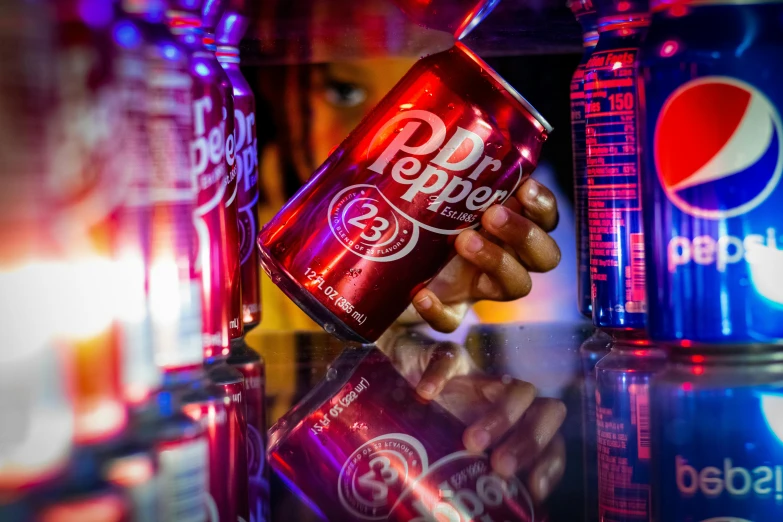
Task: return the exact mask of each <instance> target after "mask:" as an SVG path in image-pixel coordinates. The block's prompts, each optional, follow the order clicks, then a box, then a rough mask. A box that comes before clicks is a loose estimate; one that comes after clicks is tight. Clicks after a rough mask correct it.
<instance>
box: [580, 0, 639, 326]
mask: <svg viewBox="0 0 783 522" xmlns="http://www.w3.org/2000/svg"><path fill="white" fill-rule="evenodd" d="M596 11H597V13H598V33H599V35H600V37H599V40H598V45H597V46H596V48H595V50H594V51H593V54H592V55H591V56H590V59H589V60H588V62H587V70H586V72H585V82H584V86H585V87H584V89H585V116H586V123H585V134H586V144H587V204H588V210H587V217H588V231H589V247H590V250H589V252H590V253H589V258H590V283H591V285H590V286H591V294H592V303H593V324H595V325H596V326H597V327H599V328H621V329H628V328H643V327H644V323H645V312H646V308H647V304H646V303H647V301H646V297H645V278H644V239H643V232H642V222H641V219H642V210H641V205H642V194H641V190H640V183H641V177H642V172H641V166H640V163H641V162H640V159H639V148H638V146H637V145H638V136H639V124H638V123H639V122H638V117H637V112H636V107H637V105H638V103H637V102H638V90H637V84H638V82H637V79H636V65H637V54H638V52H639V47H640V46H641V43H642V39H643V37H644V35H645V33H646V31H647V27H648V25H649V15H648V14H647V5H646V2H643V1H640V2H636V3H632V2H628V1H622V2H618V1H616V0H600V1H598V2H596Z"/></svg>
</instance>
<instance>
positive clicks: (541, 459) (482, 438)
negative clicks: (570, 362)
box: [396, 343, 566, 502]
mask: <svg viewBox="0 0 783 522" xmlns="http://www.w3.org/2000/svg"><path fill="white" fill-rule="evenodd" d="M409 353H410V352H409ZM419 353H422V352H421V351H419ZM425 353H427V352H425ZM428 353H429V354H430V355H429V358H428V360H427V361H426V363H425V369H424V370H423V374H422V375H421V379H420V380H419V381H418V385H417V386H416V391H417V392H418V393H419V395H420V396H421V397H423V398H424V399H427V400H433V399H434V400H436V401H437V402H438V403H439V404H441V405H442V406H443V407H445V408H446V409H447V410H448V411H449V412H451V413H452V414H453V415H454V416H456V417H457V418H459V419H460V420H461V421H463V422H464V423H465V424H466V425H468V427H467V429H466V430H465V432H464V433H463V436H462V440H463V443H464V444H465V447H466V448H467V449H468V450H470V451H477V452H478V451H485V450H487V449H488V448H491V457H490V462H491V464H492V468H493V469H494V470H495V472H497V473H498V474H499V475H503V476H511V475H514V474H516V473H518V472H524V473H525V482H526V485H527V487H528V490H529V491H530V494H531V496H532V497H533V499H534V501H535V502H541V501H543V500H544V499H545V498H546V497H547V496H548V495H549V493H550V492H551V491H552V490H553V489H554V486H555V485H556V484H557V483H558V482H559V481H560V479H561V478H562V476H563V472H564V471H565V443H564V442H563V438H562V436H561V435H560V434H559V433H558V430H559V429H560V426H561V425H562V423H563V421H564V419H565V413H566V409H565V405H564V404H563V403H562V402H561V401H559V400H557V399H549V398H537V397H536V388H535V386H533V385H532V384H530V383H528V382H524V381H520V380H517V379H512V378H510V377H508V376H505V377H492V376H488V375H485V374H483V373H479V372H478V371H476V370H475V369H474V368H475V367H474V366H473V364H472V363H471V362H466V361H465V359H466V358H467V359H468V360H469V359H470V356H469V355H468V354H467V352H465V351H464V349H462V348H461V347H459V346H457V345H454V344H451V343H438V344H436V345H435V347H434V348H433V349H431V350H429V352H428ZM396 358H397V359H398V360H400V354H397V357H396ZM419 360H421V359H420V358H419Z"/></svg>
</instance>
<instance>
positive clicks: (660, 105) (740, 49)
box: [641, 1, 783, 346]
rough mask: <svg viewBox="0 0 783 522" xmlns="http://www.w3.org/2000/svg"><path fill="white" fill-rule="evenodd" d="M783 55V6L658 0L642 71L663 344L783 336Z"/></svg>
mask: <svg viewBox="0 0 783 522" xmlns="http://www.w3.org/2000/svg"><path fill="white" fill-rule="evenodd" d="M781 53H783V4H781V3H757V4H753V3H751V2H747V3H746V2H738V3H735V4H731V5H729V4H727V3H725V2H720V3H718V2H716V3H714V4H710V3H709V2H701V1H700V2H685V1H678V2H675V3H666V2H660V3H659V4H658V5H657V6H655V9H654V15H653V21H652V27H651V29H650V33H649V36H648V38H647V40H646V43H645V46H644V49H643V52H642V54H643V58H642V62H641V71H642V75H643V78H644V86H643V88H644V93H645V94H644V97H643V98H644V100H645V104H646V115H647V122H646V126H645V129H646V136H645V139H644V145H645V151H646V154H645V162H646V163H645V164H646V167H647V172H648V173H649V175H648V176H646V177H645V190H644V193H645V194H646V195H647V199H646V200H645V205H644V206H645V223H646V231H645V234H646V235H647V249H646V250H647V252H648V253H649V256H650V257H649V263H648V268H649V271H648V282H649V284H648V289H649V291H650V299H651V301H650V302H651V306H650V322H649V329H650V335H651V336H652V337H653V338H654V339H656V340H660V341H669V342H677V343H682V344H683V345H688V346H690V344H691V343H693V342H696V343H747V342H756V341H760V342H779V341H781V340H783V284H781V283H782V281H783V279H781V273H783V272H781V266H783V253H781V251H780V249H779V247H778V242H779V241H780V236H779V233H780V225H781V222H783V213H781V205H783V189H781V188H779V187H778V185H779V182H780V177H781V171H783V124H782V123H781V118H780V113H779V111H780V108H783V88H781V84H783V60H781ZM697 303H698V306H694V304H697Z"/></svg>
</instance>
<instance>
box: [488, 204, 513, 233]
mask: <svg viewBox="0 0 783 522" xmlns="http://www.w3.org/2000/svg"><path fill="white" fill-rule="evenodd" d="M507 221H508V211H507V210H506V209H505V208H504V207H501V206H497V207H495V208H494V209H493V210H492V215H491V216H489V222H490V223H492V226H493V227H495V228H500V227H502V226H503V225H505V224H506V222H507Z"/></svg>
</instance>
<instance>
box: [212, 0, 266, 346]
mask: <svg viewBox="0 0 783 522" xmlns="http://www.w3.org/2000/svg"><path fill="white" fill-rule="evenodd" d="M243 4H244V1H243V0H234V1H232V2H231V4H230V5H229V8H228V10H226V13H225V14H224V15H223V18H221V20H220V24H218V27H217V31H216V37H215V41H216V43H217V57H218V60H219V61H220V65H222V66H223V69H224V70H225V71H226V74H227V75H228V77H229V79H230V80H231V84H232V85H233V86H234V116H235V127H234V143H235V149H236V158H237V159H236V162H237V171H238V174H237V183H238V185H239V191H238V192H237V201H238V204H239V238H240V246H239V258H240V263H241V272H242V321H243V322H244V325H245V331H247V330H250V329H251V328H253V327H255V326H256V325H257V324H258V323H260V322H261V295H260V288H259V286H258V284H259V280H258V250H257V249H256V248H255V247H254V246H255V238H256V236H257V235H258V142H257V141H256V99H255V96H254V95H253V91H252V90H251V89H250V85H249V84H248V83H247V80H246V79H245V77H244V76H243V75H242V71H240V69H239V47H238V46H239V42H240V40H241V39H242V35H244V34H245V31H246V30H247V26H248V23H249V22H248V19H247V18H246V17H245V16H243V13H244V12H245V11H244V9H243V7H244V5H243Z"/></svg>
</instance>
